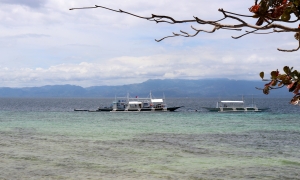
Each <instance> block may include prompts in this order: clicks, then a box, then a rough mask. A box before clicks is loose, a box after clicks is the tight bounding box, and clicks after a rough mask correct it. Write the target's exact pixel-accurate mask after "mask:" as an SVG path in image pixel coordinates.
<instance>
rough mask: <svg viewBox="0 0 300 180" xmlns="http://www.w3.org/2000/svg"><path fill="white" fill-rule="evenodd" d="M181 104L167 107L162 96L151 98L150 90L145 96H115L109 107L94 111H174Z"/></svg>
mask: <svg viewBox="0 0 300 180" xmlns="http://www.w3.org/2000/svg"><path fill="white" fill-rule="evenodd" d="M180 107H181V106H173V107H168V106H167V104H166V103H165V100H164V98H162V99H156V98H153V96H152V93H151V92H150V95H149V97H147V98H139V97H135V98H131V97H129V94H127V97H118V98H117V97H116V98H115V101H113V103H112V104H111V106H110V107H102V108H101V107H99V108H98V109H97V110H96V111H109V112H147V111H148V112H166V111H175V110H177V109H179V108H180Z"/></svg>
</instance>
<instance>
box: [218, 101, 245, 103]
mask: <svg viewBox="0 0 300 180" xmlns="http://www.w3.org/2000/svg"><path fill="white" fill-rule="evenodd" d="M221 103H244V101H221Z"/></svg>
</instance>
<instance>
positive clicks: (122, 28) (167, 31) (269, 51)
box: [0, 0, 300, 87]
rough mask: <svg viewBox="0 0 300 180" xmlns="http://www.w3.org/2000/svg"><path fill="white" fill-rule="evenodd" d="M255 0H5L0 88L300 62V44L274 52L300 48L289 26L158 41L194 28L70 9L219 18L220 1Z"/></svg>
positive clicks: (213, 73)
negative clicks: (264, 32)
mask: <svg viewBox="0 0 300 180" xmlns="http://www.w3.org/2000/svg"><path fill="white" fill-rule="evenodd" d="M174 2H176V3H174ZM253 2H254V1H253V0H248V1H241V0H229V1H224V0H215V1H211V0H200V1H199V0H189V1H188V2H187V1H186V0H176V1H174V0H160V1H157V0H155V1H146V0H114V1H108V0H85V1H82V0H0V6H1V9H0V32H1V34H0V55H1V56H0V78H1V85H0V87H31V86H42V85H56V84H73V85H80V86H83V87H89V86H98V85H123V84H131V83H140V82H143V81H146V80H148V79H172V78H180V79H203V78H230V79H237V80H238V79H243V80H260V78H259V72H261V71H265V72H266V73H269V72H270V71H271V70H276V69H277V68H278V69H280V70H281V69H282V67H283V66H285V65H288V66H293V67H295V68H297V69H299V57H298V56H299V53H300V51H299V52H294V53H283V52H279V51H277V48H278V47H280V48H295V47H297V41H296V40H295V39H294V37H293V34H290V33H286V34H272V35H249V36H245V37H243V38H241V39H238V40H234V39H232V38H231V36H232V35H240V34H241V33H242V32H235V31H224V30H221V31H217V32H216V33H214V34H205V33H200V34H199V35H198V36H197V37H195V38H184V37H176V38H170V39H166V40H164V41H162V42H159V43H158V42H155V40H154V39H159V38H162V37H164V36H168V35H172V32H179V31H180V30H185V31H188V32H190V33H192V32H193V31H192V30H191V28H190V26H191V24H181V25H170V24H162V23H160V24H156V23H154V22H150V21H146V20H142V19H138V18H135V17H132V16H129V15H125V14H120V13H115V12H111V11H107V10H104V9H90V10H73V11H70V10H69V8H73V7H86V6H94V5H102V6H107V7H110V8H113V9H122V10H126V11H130V12H132V13H135V14H138V15H142V16H150V15H151V14H160V15H169V16H173V17H175V18H176V19H179V20H181V19H192V18H193V16H197V17H200V18H202V19H207V20H216V19H218V18H220V17H222V14H221V13H219V12H218V9H219V8H224V9H225V10H228V11H234V12H240V13H244V14H250V13H249V12H248V8H249V7H250V6H251V5H252V4H253ZM250 20H251V21H253V20H252V19H250ZM195 27H198V28H199V27H201V26H199V25H195ZM204 28H206V29H208V30H209V29H211V27H204Z"/></svg>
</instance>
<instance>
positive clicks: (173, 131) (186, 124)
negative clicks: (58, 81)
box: [0, 99, 300, 179]
mask: <svg viewBox="0 0 300 180" xmlns="http://www.w3.org/2000/svg"><path fill="white" fill-rule="evenodd" d="M284 100H285V99H284ZM284 100H283V99H258V100H257V104H258V105H259V106H266V107H270V108H271V109H270V111H268V112H263V113H210V112H207V111H205V110H203V109H201V107H202V106H208V105H212V106H213V105H214V103H215V99H180V100H178V99H170V100H168V104H171V105H176V106H177V105H184V106H185V107H183V108H181V109H180V110H179V111H178V112H173V113H171V112H167V113H166V112H160V113H151V112H143V113H135V112H133V113H121V112H118V113H109V112H94V113H91V112H74V111H72V110H73V109H74V108H88V109H92V108H96V107H98V106H102V105H107V103H110V101H111V100H110V99H96V100H95V99H94V100H92V99H2V101H1V103H2V104H1V103H0V105H1V110H0V137H1V138H0V140H1V141H0V147H1V149H0V179H300V175H299V172H300V121H299V115H300V113H299V110H300V109H299V108H300V107H299V106H291V105H288V104H284V103H283V102H284ZM286 101H287V102H288V100H286ZM5 102H6V103H5ZM194 109H197V110H198V111H197V112H195V111H193V110H194Z"/></svg>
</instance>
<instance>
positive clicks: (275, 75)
mask: <svg viewBox="0 0 300 180" xmlns="http://www.w3.org/2000/svg"><path fill="white" fill-rule="evenodd" d="M271 77H272V79H276V78H277V71H272V72H271Z"/></svg>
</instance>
